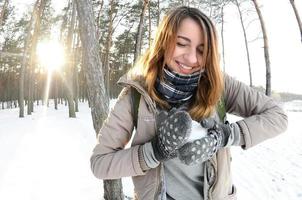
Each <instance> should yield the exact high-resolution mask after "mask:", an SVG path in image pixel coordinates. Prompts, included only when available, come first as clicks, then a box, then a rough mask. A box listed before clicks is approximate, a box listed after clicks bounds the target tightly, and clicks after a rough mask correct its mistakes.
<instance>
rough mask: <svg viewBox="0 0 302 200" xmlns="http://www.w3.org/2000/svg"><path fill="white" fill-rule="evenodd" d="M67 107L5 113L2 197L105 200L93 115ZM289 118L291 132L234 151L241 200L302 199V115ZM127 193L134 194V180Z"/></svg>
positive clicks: (0, 134) (0, 122)
mask: <svg viewBox="0 0 302 200" xmlns="http://www.w3.org/2000/svg"><path fill="white" fill-rule="evenodd" d="M66 109H67V108H66V107H60V108H59V110H58V111H55V110H54V109H53V108H52V107H50V108H48V109H47V111H45V110H43V108H42V107H38V108H37V110H36V111H35V113H34V114H33V115H32V116H26V117H25V118H24V119H19V118H18V117H17V116H18V110H17V109H12V110H0V199H3V200H17V199H22V200H48V199H49V200H50V199H52V200H54V199H55V200H61V199H62V200H63V199H64V200H66V199H72V200H83V199H85V200H99V199H101V198H100V197H101V196H102V186H101V181H99V180H97V179H96V178H94V177H93V175H92V173H91V171H90V166H89V157H90V155H91V151H92V149H93V147H94V144H95V137H94V130H93V128H92V125H91V123H92V122H91V117H90V111H89V109H88V108H87V105H84V104H81V106H80V113H78V114H77V118H76V119H69V118H68V116H67V115H68V112H67V110H66ZM289 118H290V123H289V129H288V131H287V133H286V134H283V135H281V136H279V137H277V138H275V139H273V140H269V141H267V142H265V143H263V144H261V145H258V146H257V147H255V148H252V149H249V150H248V151H243V150H240V149H239V148H233V150H232V151H233V177H234V182H235V184H236V186H237V189H238V195H239V196H238V197H239V198H238V199H239V200H243V199H244V200H249V199H257V200H271V199H272V200H273V199H274V200H283V199H286V200H287V199H289V200H301V199H302V192H301V188H302V129H301V128H300V124H301V122H302V113H301V112H291V113H289ZM124 181H125V180H124ZM126 182H127V180H126ZM125 190H126V194H127V195H130V194H131V190H132V186H130V185H129V182H128V184H127V187H125Z"/></svg>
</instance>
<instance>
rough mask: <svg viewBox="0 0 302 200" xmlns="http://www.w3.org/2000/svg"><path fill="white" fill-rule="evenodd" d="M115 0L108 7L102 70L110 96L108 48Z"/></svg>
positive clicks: (110, 43) (110, 42)
mask: <svg viewBox="0 0 302 200" xmlns="http://www.w3.org/2000/svg"><path fill="white" fill-rule="evenodd" d="M114 4H115V0H110V9H109V25H108V33H107V34H108V35H107V39H106V44H105V55H104V71H105V72H106V73H105V82H106V89H107V94H108V95H109V96H110V66H109V60H110V49H111V46H112V34H113V12H114V11H113V10H114Z"/></svg>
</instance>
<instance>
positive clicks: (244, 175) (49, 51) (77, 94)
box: [0, 0, 302, 200]
mask: <svg viewBox="0 0 302 200" xmlns="http://www.w3.org/2000/svg"><path fill="white" fill-rule="evenodd" d="M180 5H186V6H191V7H196V8H199V9H201V10H202V11H203V12H205V13H206V14H207V15H208V16H209V17H210V18H211V19H212V20H213V22H214V23H215V25H216V27H217V31H218V33H219V46H220V60H221V70H222V71H224V72H226V73H228V74H230V75H231V76H233V77H235V78H237V79H239V80H241V81H243V82H245V83H246V84H247V85H250V86H251V87H255V88H257V89H258V90H260V91H261V92H263V93H265V94H266V95H268V96H272V97H273V98H275V99H276V100H277V101H279V102H280V104H282V106H283V107H284V109H285V110H286V111H287V112H288V116H289V128H288V130H287V131H286V133H284V134H282V135H280V136H278V137H277V138H274V139H271V140H268V141H266V142H264V143H262V144H260V145H258V146H257V147H255V148H252V149H250V150H248V151H243V150H241V149H239V148H233V149H232V151H233V162H232V163H233V164H232V167H233V177H234V182H235V184H236V186H237V189H238V198H239V199H261V200H266V199H274V200H277V199H278V200H279V199H291V200H292V199H293V200H296V199H302V192H301V191H300V190H301V188H302V184H301V183H300V182H301V181H302V170H301V169H302V165H301V163H302V162H301V161H302V148H301V146H302V145H301V141H302V138H301V137H302V132H301V130H300V126H299V125H300V124H299V122H301V120H302V112H301V111H302V105H301V104H302V103H301V99H302V90H301V86H300V85H301V84H299V83H300V82H301V66H302V59H301V56H300V55H301V52H302V42H301V41H302V38H301V37H302V24H301V17H300V16H301V13H302V2H301V1H294V0H283V1H273V0H262V1H260V0H213V1H208V0H202V1H200V0H156V1H155V0H154V1H152V0H136V1H129V0H125V1H118V0H62V1H55V0H1V2H0V150H1V151H0V199H5V200H15V199H20V198H22V199H29V200H35V199H37V200H42V199H43V200H44V199H74V200H77V199H91V200H94V199H102V198H103V194H104V191H103V186H102V184H103V182H102V181H101V180H97V179H96V178H94V177H93V175H92V173H91V171H90V166H89V158H90V155H91V152H92V149H93V147H94V145H95V143H96V139H95V135H96V132H98V131H99V129H100V127H101V125H102V122H103V120H104V119H105V118H106V116H107V114H108V111H109V105H110V104H111V106H112V105H113V104H114V100H115V99H116V98H117V96H118V94H119V92H120V91H121V87H118V86H117V85H116V82H117V80H118V79H119V77H120V76H121V75H123V74H124V73H126V72H127V71H128V70H129V69H130V68H131V67H132V66H133V63H135V61H137V59H138V58H139V56H140V55H141V54H142V53H143V52H144V51H145V50H146V49H147V48H149V47H150V45H151V43H152V40H153V38H154V33H155V31H156V28H157V26H158V24H159V23H160V21H161V19H162V17H163V16H164V14H165V13H166V12H167V11H168V10H169V9H170V8H173V7H176V6H180ZM88 102H89V103H88ZM229 119H230V120H236V117H235V116H229ZM122 182H123V183H124V187H123V191H124V194H125V195H126V196H127V197H129V198H132V197H133V186H132V183H131V180H130V178H125V179H122ZM104 184H106V183H104Z"/></svg>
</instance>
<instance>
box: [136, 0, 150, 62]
mask: <svg viewBox="0 0 302 200" xmlns="http://www.w3.org/2000/svg"><path fill="white" fill-rule="evenodd" d="M148 2H149V0H144V3H143V6H142V12H141V15H140V18H139V24H138V27H137V33H136V38H135V49H134V61H133V63H135V62H136V60H137V59H138V57H139V56H140V54H141V48H142V46H141V45H142V37H143V36H142V34H143V28H144V19H145V12H146V9H147V6H148Z"/></svg>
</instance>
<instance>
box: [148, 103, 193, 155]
mask: <svg viewBox="0 0 302 200" xmlns="http://www.w3.org/2000/svg"><path fill="white" fill-rule="evenodd" d="M156 122H157V134H156V136H155V137H154V138H153V139H152V141H151V144H152V148H153V151H154V156H155V158H156V159H157V160H158V161H165V160H168V159H170V158H173V157H176V150H177V149H179V148H180V147H181V146H182V145H184V144H185V143H186V141H187V139H188V136H189V134H190V132H191V127H192V119H191V117H190V115H189V114H188V113H187V112H185V111H182V110H176V109H172V110H171V111H170V112H166V111H162V112H160V113H159V115H158V116H157V120H156Z"/></svg>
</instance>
